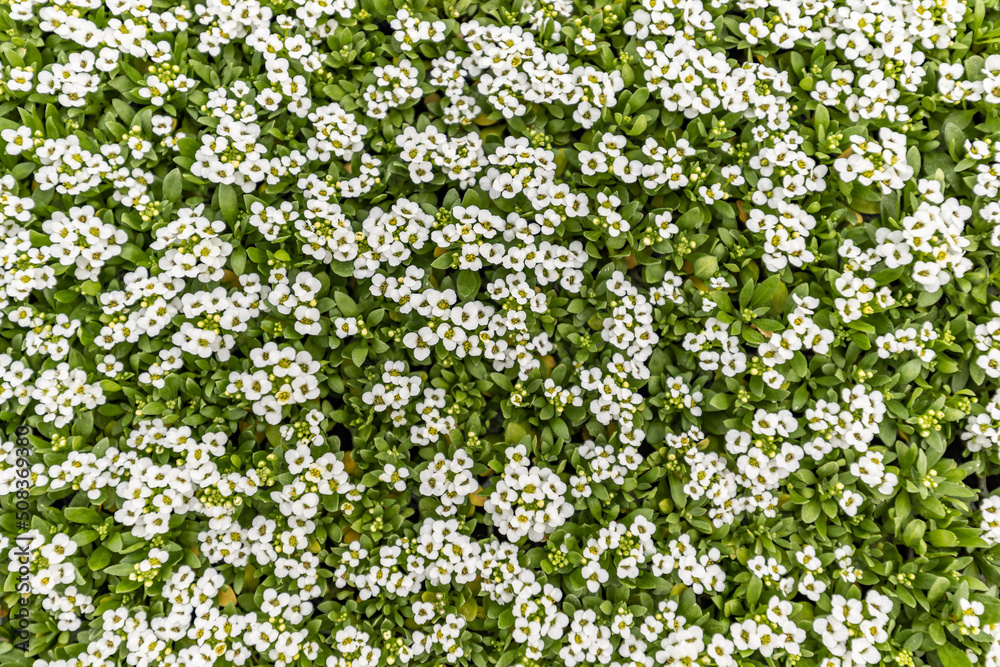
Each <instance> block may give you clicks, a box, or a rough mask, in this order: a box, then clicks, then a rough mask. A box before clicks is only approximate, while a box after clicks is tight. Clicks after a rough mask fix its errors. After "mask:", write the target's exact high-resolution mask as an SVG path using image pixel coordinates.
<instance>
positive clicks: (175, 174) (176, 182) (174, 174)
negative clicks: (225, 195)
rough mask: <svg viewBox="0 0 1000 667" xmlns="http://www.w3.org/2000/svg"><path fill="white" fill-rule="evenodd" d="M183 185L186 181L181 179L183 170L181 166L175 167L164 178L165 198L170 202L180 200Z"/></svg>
mask: <svg viewBox="0 0 1000 667" xmlns="http://www.w3.org/2000/svg"><path fill="white" fill-rule="evenodd" d="M183 187H184V182H183V180H182V179H181V170H180V168H179V167H174V168H173V169H172V170H171V171H170V173H168V174H167V175H166V177H164V179H163V198H164V199H166V200H167V201H169V202H178V201H180V199H181V191H182V190H183ZM220 198H221V195H220Z"/></svg>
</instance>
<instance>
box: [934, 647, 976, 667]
mask: <svg viewBox="0 0 1000 667" xmlns="http://www.w3.org/2000/svg"><path fill="white" fill-rule="evenodd" d="M937 655H938V659H939V660H940V661H941V664H942V665H943V666H944V667H972V661H971V660H969V656H967V655H966V654H965V651H963V650H962V649H960V648H958V647H957V646H955V645H953V644H945V645H944V646H941V647H938V650H937Z"/></svg>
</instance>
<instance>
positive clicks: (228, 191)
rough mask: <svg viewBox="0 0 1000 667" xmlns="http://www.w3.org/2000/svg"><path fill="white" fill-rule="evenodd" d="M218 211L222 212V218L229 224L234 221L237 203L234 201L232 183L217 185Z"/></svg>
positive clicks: (234, 194)
mask: <svg viewBox="0 0 1000 667" xmlns="http://www.w3.org/2000/svg"><path fill="white" fill-rule="evenodd" d="M219 211H220V212H221V213H222V219H223V220H225V221H226V222H227V223H228V224H229V225H230V226H232V225H233V224H234V223H235V222H236V216H237V215H239V204H238V203H237V202H236V188H234V187H233V186H232V185H220V186H219Z"/></svg>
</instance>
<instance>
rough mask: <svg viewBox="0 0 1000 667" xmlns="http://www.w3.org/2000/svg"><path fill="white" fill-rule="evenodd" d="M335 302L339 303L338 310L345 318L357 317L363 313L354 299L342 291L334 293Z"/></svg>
mask: <svg viewBox="0 0 1000 667" xmlns="http://www.w3.org/2000/svg"><path fill="white" fill-rule="evenodd" d="M333 300H334V301H336V302H337V308H338V309H339V310H340V313H341V314H342V315H343V316H344V317H357V316H358V313H360V312H361V309H360V308H358V304H357V303H355V302H354V299H352V298H351V297H350V295H348V293H347V292H342V291H340V290H338V291H336V292H334V293H333Z"/></svg>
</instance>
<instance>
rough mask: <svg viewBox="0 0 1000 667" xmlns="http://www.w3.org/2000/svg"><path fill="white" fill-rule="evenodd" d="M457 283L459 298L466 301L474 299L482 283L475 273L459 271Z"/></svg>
mask: <svg viewBox="0 0 1000 667" xmlns="http://www.w3.org/2000/svg"><path fill="white" fill-rule="evenodd" d="M457 283H458V285H457V287H458V296H459V298H461V299H462V300H466V301H467V300H469V299H473V298H475V296H476V294H478V293H479V288H480V286H481V285H482V284H483V281H482V278H481V277H480V276H479V273H478V272H476V271H461V272H459V274H458V281H457Z"/></svg>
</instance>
